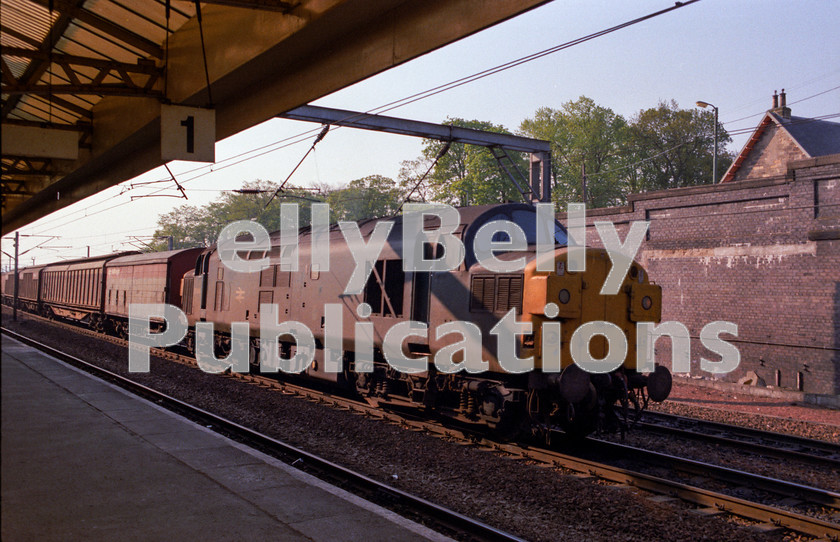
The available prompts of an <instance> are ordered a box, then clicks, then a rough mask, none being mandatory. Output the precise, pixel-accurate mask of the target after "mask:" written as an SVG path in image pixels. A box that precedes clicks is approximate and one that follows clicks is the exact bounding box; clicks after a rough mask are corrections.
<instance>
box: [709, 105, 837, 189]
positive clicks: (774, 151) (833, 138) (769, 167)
mask: <svg viewBox="0 0 840 542" xmlns="http://www.w3.org/2000/svg"><path fill="white" fill-rule="evenodd" d="M837 153H840V124H838V123H836V122H828V121H825V120H820V119H809V118H805V117H794V116H791V110H790V108H789V107H788V106H787V96H786V94H785V89H782V93H781V95H776V94H775V93H774V94H773V108H772V109H770V110H769V111H767V112H766V113H765V114H764V117H763V118H762V119H761V122H759V123H758V127H757V128H756V129H755V131H754V132H753V134H752V136H751V137H750V139H749V141H747V144H746V145H744V148H743V149H742V150H741V152H740V154H738V157H737V158H736V159H735V161H734V162H732V165H731V166H730V167H729V169H728V170H727V171H726V173H725V174H724V176H723V179H722V180H721V182H724V183H726V182H736V181H743V180H749V179H758V178H761V179H767V178H769V177H784V176H785V175H786V174H787V169H788V163H790V162H794V161H797V160H805V159H807V158H816V157H818V156H826V155H830V154H837Z"/></svg>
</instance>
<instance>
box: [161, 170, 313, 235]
mask: <svg viewBox="0 0 840 542" xmlns="http://www.w3.org/2000/svg"><path fill="white" fill-rule="evenodd" d="M277 188H278V185H277V184H276V183H272V182H271V181H261V180H257V181H254V182H246V183H244V184H243V185H242V188H240V189H238V190H234V191H230V192H223V193H222V195H221V196H219V199H218V200H216V201H214V202H211V203H209V204H207V205H205V206H203V207H195V206H192V205H183V206H181V207H179V208H177V209H175V210H174V211H171V212H169V213H167V214H164V215H161V216H160V217H159V218H158V229H157V230H156V231H155V237H156V238H157V239H156V241H155V242H154V243H152V245H151V247H152V250H166V245H167V241H166V239H161V238H165V237H167V236H170V235H171V236H172V238H173V245H174V247H175V248H188V247H195V246H210V245H212V244H213V243H215V242H216V238H217V237H218V235H219V232H220V231H221V230H222V228H224V227H225V226H227V225H228V224H230V223H231V222H234V221H236V220H254V221H256V222H259V223H260V224H262V225H263V226H265V228H266V229H267V230H268V231H269V232H272V231H277V230H279V229H280V205H281V203H290V202H293V203H297V204H298V205H299V207H298V220H299V222H300V223H301V224H309V223H310V221H311V205H312V203H314V202H315V201H325V200H324V198H323V197H318V195H317V194H313V193H312V192H311V191H309V190H304V189H302V188H298V187H295V186H289V187H285V188H284V189H283V190H282V191H280V192H279V193H277V195H276V196H275V197H274V198H273V199H272V195H273V194H274V193H275V192H276V191H277ZM269 200H270V201H271V203H269ZM266 205H268V207H266Z"/></svg>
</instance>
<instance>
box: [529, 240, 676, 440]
mask: <svg viewBox="0 0 840 542" xmlns="http://www.w3.org/2000/svg"><path fill="white" fill-rule="evenodd" d="M585 252H586V254H585V262H586V263H585V270H584V271H571V270H570V257H569V256H570V250H569V248H567V247H564V248H558V249H557V250H555V251H554V253H553V254H549V255H547V256H545V257H546V258H551V259H552V260H553V264H552V265H551V266H545V267H551V268H552V269H553V270H552V271H542V272H541V271H538V270H537V260H536V259H534V260H532V261H531V262H530V263H529V264H528V265H527V266H526V268H525V271H524V287H523V303H522V316H521V318H522V320H523V321H526V322H530V323H531V325H532V329H533V335H529V336H525V337H523V339H522V343H521V352H522V354H521V355H522V356H523V357H524V356H533V358H534V370H535V374H534V375H533V376H532V378H531V379H530V386H529V388H530V390H529V400H528V406H527V409H528V413H529V416H530V417H531V419H532V421H534V422H535V423H537V424H538V425H543V424H544V425H545V426H555V425H560V426H561V427H563V428H564V429H565V430H566V432H569V433H574V434H587V433H589V432H591V431H593V430H595V429H596V428H598V426H599V424H602V425H606V426H607V427H604V429H608V430H609V429H621V430H624V429H625V428H626V427H627V420H628V417H629V414H630V409H631V408H632V409H633V411H634V412H638V411H640V410H642V409H643V408H644V407H645V406H647V402H648V400H649V399H650V400H654V401H663V400H664V399H665V398H666V397H667V396H668V394H669V393H670V390H671V375H670V372H669V371H668V370H667V369H666V368H665V367H661V366H655V365H654V363H653V360H652V359H649V356H650V353H649V352H646V351H645V352H641V353H640V351H639V345H638V344H637V336H638V333H639V332H640V331H639V326H638V324H643V325H642V327H641V333H646V328H645V326H644V323H647V322H649V323H656V322H659V321H660V319H661V314H662V290H661V287H660V286H658V285H656V284H652V283H651V282H650V280H649V277H648V275H647V273H646V272H645V270H644V268H643V267H642V266H641V265H639V264H638V263H637V262H632V263H630V265H629V269H628V271H627V272H626V273H625V275H624V277H623V280H622V281H621V284H620V287H619V288H618V291H617V293H615V294H614V295H610V294H609V293H604V290H603V289H604V283H605V281H606V280H607V277H608V276H609V274H610V270H611V268H612V266H613V262H612V260H611V258H610V253H608V251H606V250H604V249H593V248H587V249H586V251H585ZM614 256H616V255H614ZM616 257H620V256H616ZM645 369H647V370H648V372H647V374H645ZM616 403H617V404H618V405H619V406H620V409H619V411H618V412H617V413H616V410H615V408H613V406H614V405H616Z"/></svg>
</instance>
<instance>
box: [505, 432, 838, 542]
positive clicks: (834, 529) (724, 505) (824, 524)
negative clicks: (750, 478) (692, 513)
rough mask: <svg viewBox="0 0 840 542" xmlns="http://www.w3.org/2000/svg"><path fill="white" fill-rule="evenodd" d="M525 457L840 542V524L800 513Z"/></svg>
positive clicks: (590, 465) (552, 455) (559, 458)
mask: <svg viewBox="0 0 840 542" xmlns="http://www.w3.org/2000/svg"><path fill="white" fill-rule="evenodd" d="M497 448H499V449H501V450H505V445H498V446H497ZM522 456H523V457H525V458H526V459H533V460H536V461H545V462H547V463H550V464H553V465H555V466H558V467H564V468H569V469H572V470H576V471H578V472H583V473H587V474H590V475H592V476H597V477H598V478H601V479H604V480H608V481H611V482H615V483H618V484H625V485H628V486H632V487H637V488H639V489H643V490H646V491H651V492H654V493H659V494H663V495H668V496H672V497H677V498H679V499H682V500H684V501H687V502H691V503H694V504H697V505H699V506H703V507H706V508H711V509H714V510H719V511H722V512H728V513H731V514H735V515H737V516H741V517H745V518H749V519H753V520H757V521H761V522H765V523H766V524H768V525H772V526H776V527H781V528H785V529H790V530H793V531H797V532H800V533H805V534H808V535H811V536H814V537H818V538H819V537H822V538H826V539H829V540H840V525H838V524H836V523H831V522H828V521H824V520H821V519H818V518H813V517H809V516H805V515H803V514H798V513H796V512H791V511H788V510H783V509H780V508H776V507H773V506H768V505H765V504H760V503H755V502H751V501H747V500H745V499H741V498H738V497H733V496H731V495H726V494H723V493H717V492H714V491H710V490H706V489H702V488H698V487H694V486H690V485H688V484H683V483H680V482H675V481H673V480H667V479H665V478H660V477H657V476H653V475H650V474H644V473H639V472H634V471H631V470H627V469H624V468H621V467H615V466H611V465H605V464H602V463H596V462H594V461H590V460H588V459H583V458H580V457H576V456H572V455H568V454H562V453H559V452H554V451H548V450H542V449H528V450H523V453H522Z"/></svg>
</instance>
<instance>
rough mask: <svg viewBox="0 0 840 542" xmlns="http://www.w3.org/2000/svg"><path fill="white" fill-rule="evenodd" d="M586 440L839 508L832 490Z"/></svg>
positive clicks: (618, 455)
mask: <svg viewBox="0 0 840 542" xmlns="http://www.w3.org/2000/svg"><path fill="white" fill-rule="evenodd" d="M587 442H588V443H591V444H593V445H595V446H596V448H598V449H599V450H598V451H600V452H604V453H607V454H609V455H610V457H611V458H613V459H621V460H626V459H631V460H635V461H641V462H644V463H647V464H650V465H655V466H667V467H668V468H671V469H673V470H676V471H680V472H684V473H689V474H695V475H700V476H705V477H709V478H712V479H714V480H719V481H722V482H728V483H734V484H738V485H740V486H745V487H750V488H754V489H760V490H763V491H769V492H771V493H775V494H778V495H783V496H786V497H795V498H797V499H801V500H803V501H807V502H808V503H813V504H820V505H823V506H828V507H830V508H834V509H835V510H840V493H836V492H834V491H829V490H826V489H820V488H816V487H812V486H807V485H804V484H798V483H795V482H789V481H786V480H780V479H778V478H771V477H769V476H762V475H760V474H754V473H751V472H745V471H741V470H736V469H731V468H729V467H722V466H720V465H713V464H711V463H705V462H703V461H697V460H694V459H686V458H684V457H677V456H674V455H670V454H665V453H662V452H655V451H652V450H646V449H643V448H636V447H635V446H628V445H627V444H620V443H617V442H609V441H606V440H601V439H597V438H590V439H588V441H587Z"/></svg>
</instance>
